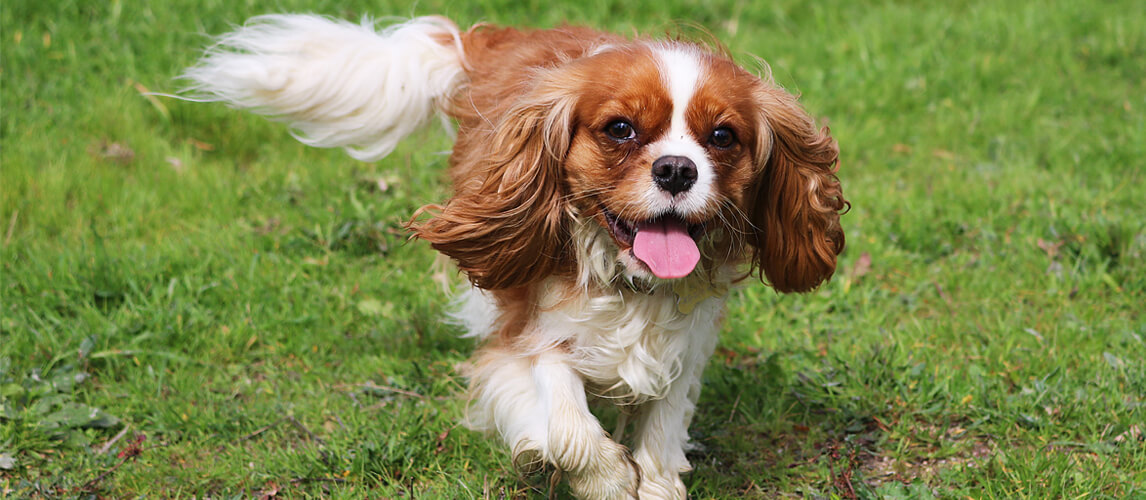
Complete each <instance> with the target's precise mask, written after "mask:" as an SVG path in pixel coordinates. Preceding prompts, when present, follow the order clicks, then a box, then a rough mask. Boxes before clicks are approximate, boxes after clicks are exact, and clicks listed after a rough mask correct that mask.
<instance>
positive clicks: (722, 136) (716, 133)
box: [708, 127, 736, 149]
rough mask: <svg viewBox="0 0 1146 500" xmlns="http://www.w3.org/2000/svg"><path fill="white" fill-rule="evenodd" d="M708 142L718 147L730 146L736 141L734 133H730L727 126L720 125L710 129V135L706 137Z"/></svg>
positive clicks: (730, 130)
mask: <svg viewBox="0 0 1146 500" xmlns="http://www.w3.org/2000/svg"><path fill="white" fill-rule="evenodd" d="M708 142H710V143H712V145H713V146H716V147H718V148H720V149H726V148H730V147H732V145H733V144H735V143H736V134H734V133H732V129H730V128H728V127H720V128H718V129H716V130H713V131H712V135H711V136H709V137H708Z"/></svg>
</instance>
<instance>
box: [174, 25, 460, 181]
mask: <svg viewBox="0 0 1146 500" xmlns="http://www.w3.org/2000/svg"><path fill="white" fill-rule="evenodd" d="M435 37H452V38H454V40H455V43H454V44H453V45H443V44H441V43H439V42H438V41H436V40H435ZM458 37H459V35H458V29H457V27H456V26H455V25H454V24H453V23H452V22H450V21H449V20H447V19H445V18H441V17H419V18H416V19H412V20H410V21H407V22H405V23H401V24H397V25H394V26H390V27H389V28H386V29H384V30H382V31H376V30H375V28H374V22H373V21H371V20H369V19H364V20H363V21H362V23H361V24H353V23H350V22H346V21H341V20H334V19H329V18H325V17H321V16H316V15H304V14H290V15H266V16H260V17H256V18H253V19H252V20H251V21H250V22H248V23H247V24H246V25H245V26H243V27H241V28H238V29H237V30H235V31H233V32H231V33H228V34H226V35H223V36H222V37H221V38H219V40H218V42H217V43H216V44H215V45H214V46H213V47H211V48H210V49H208V51H207V53H206V54H205V56H204V57H203V58H202V60H200V62H199V64H198V65H196V66H194V67H192V68H190V69H188V70H187V72H186V73H184V75H183V77H184V78H186V79H188V80H190V81H191V85H190V86H189V87H188V88H187V89H185V94H187V95H189V97H190V98H191V99H194V100H203V101H222V102H225V103H227V104H229V105H231V106H234V107H237V108H241V109H246V110H251V111H255V112H257V113H262V114H266V115H270V116H273V117H275V118H278V119H281V120H283V121H286V122H288V123H290V125H291V127H292V128H293V129H294V135H295V137H296V138H297V139H298V140H300V141H302V142H303V143H305V144H307V145H310V146H317V147H324V148H332V147H341V148H344V149H345V150H346V151H347V153H349V154H350V156H353V157H354V158H356V159H359V160H363V161H374V160H378V159H381V158H382V157H384V156H386V155H387V154H389V153H390V152H391V151H393V149H394V147H395V146H396V145H397V144H398V141H400V140H401V139H402V138H403V137H405V136H407V135H409V134H410V133H411V132H413V131H415V130H417V129H418V128H419V127H421V126H423V125H425V124H426V122H427V121H429V119H430V118H432V117H433V116H434V114H435V111H437V109H439V106H440V105H441V103H443V102H444V100H445V99H447V98H448V97H450V96H451V95H452V94H453V93H454V92H455V91H456V90H457V88H458V87H459V86H460V85H461V84H463V83H464V81H465V70H464V65H463V54H462V51H461V44H460V40H459V38H458Z"/></svg>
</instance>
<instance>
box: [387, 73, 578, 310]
mask: <svg viewBox="0 0 1146 500" xmlns="http://www.w3.org/2000/svg"><path fill="white" fill-rule="evenodd" d="M555 83H557V82H552V83H547V82H546V81H544V80H542V81H540V82H539V83H538V84H537V85H536V86H535V87H534V88H533V89H532V90H531V91H530V92H528V93H527V94H526V95H524V96H523V97H521V98H520V99H518V101H517V102H516V103H515V104H514V105H513V106H512V107H511V108H510V109H509V110H508V111H507V112H506V113H503V114H502V115H501V116H504V119H502V120H501V122H500V123H496V124H494V127H495V129H494V130H495V132H494V134H493V137H492V140H491V141H490V142H489V144H483V145H473V146H475V147H471V148H469V149H467V150H464V151H460V152H459V151H455V153H454V155H455V161H456V162H457V165H455V166H454V168H455V169H458V168H463V169H469V168H472V169H475V170H476V171H474V172H457V173H456V174H455V184H456V185H457V190H458V191H457V193H456V194H455V196H454V198H452V199H451V200H449V201H448V202H447V203H446V204H445V206H429V207H424V208H423V210H420V211H419V212H426V213H431V214H432V215H433V216H432V217H431V218H429V219H426V220H422V221H417V220H415V221H412V222H411V223H410V225H409V227H410V228H411V229H412V230H413V233H414V236H415V237H417V238H421V239H424V240H426V241H429V242H430V244H431V245H432V246H433V247H434V248H435V249H437V250H438V251H440V252H442V253H444V254H446V255H448V256H450V257H452V258H453V259H454V261H456V262H457V265H458V267H459V268H460V269H461V270H462V271H464V272H465V273H466V274H467V275H468V276H469V279H470V281H471V282H472V283H473V284H474V285H476V286H478V287H480V288H484V289H487V290H497V289H506V288H514V287H519V286H523V285H527V284H530V283H534V282H537V281H540V280H542V279H544V278H545V277H547V276H549V275H551V274H553V273H554V272H557V271H558V270H559V269H560V268H561V266H563V265H568V263H569V262H570V259H571V258H572V257H571V256H569V255H567V253H568V245H569V235H570V230H569V228H568V225H569V219H568V216H567V213H568V212H567V206H566V205H567V201H566V200H565V198H564V189H565V188H564V182H563V166H562V164H563V162H564V159H565V156H566V154H567V153H568V151H569V145H570V141H571V140H572V130H571V129H572V116H573V107H574V105H575V104H576V100H575V98H574V94H573V93H572V91H571V90H569V89H568V88H567V86H563V85H558V84H555ZM459 155H461V156H463V157H461V158H459ZM466 155H479V157H464V156H466ZM459 176H460V177H461V179H459V178H458V177H459ZM474 180H476V182H475V181H474ZM459 181H460V182H459ZM467 181H471V182H474V185H467V184H466V182H467ZM477 182H480V185H478V184H477Z"/></svg>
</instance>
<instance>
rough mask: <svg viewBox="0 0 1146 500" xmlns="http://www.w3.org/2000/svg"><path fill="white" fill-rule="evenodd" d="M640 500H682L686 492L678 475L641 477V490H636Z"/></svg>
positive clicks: (686, 494)
mask: <svg viewBox="0 0 1146 500" xmlns="http://www.w3.org/2000/svg"><path fill="white" fill-rule="evenodd" d="M637 492H638V497H639V498H640V499H641V500H684V499H685V498H688V490H687V489H686V488H685V487H684V482H682V481H681V480H680V475H679V474H674V473H668V474H649V473H648V471H645V475H644V476H642V477H641V488H640V489H639V490H637Z"/></svg>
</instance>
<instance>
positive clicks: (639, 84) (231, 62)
mask: <svg viewBox="0 0 1146 500" xmlns="http://www.w3.org/2000/svg"><path fill="white" fill-rule="evenodd" d="M183 77H184V78H186V79H187V81H188V82H189V84H188V86H187V88H186V89H185V93H184V95H185V96H187V97H188V98H190V99H193V100H202V101H221V102H224V103H226V104H228V105H230V106H232V107H236V108H240V109H244V110H250V111H253V112H256V113H261V114H265V115H268V116H270V117H273V118H274V119H277V120H281V121H284V122H286V123H288V124H289V125H290V127H291V129H292V133H293V134H294V135H295V137H296V138H298V139H299V140H300V141H302V142H303V143H306V144H308V145H311V146H317V147H339V148H344V149H345V150H346V151H347V152H348V153H349V154H350V156H352V157H354V158H356V159H359V160H364V161H374V160H378V159H381V158H383V157H385V156H386V154H387V153H389V152H391V151H392V150H393V149H394V147H395V145H396V144H397V143H398V142H399V141H400V140H401V139H402V138H403V137H406V136H407V135H409V134H410V133H411V132H413V131H415V130H418V129H420V128H422V127H423V126H425V125H426V124H427V123H429V122H431V121H433V120H434V118H435V117H436V116H437V117H448V118H446V120H450V119H452V120H450V121H452V122H454V123H456V127H457V130H456V134H457V135H456V140H455V144H454V147H453V152H452V154H451V155H450V158H449V164H450V167H449V177H450V178H451V180H452V182H453V189H454V192H453V196H452V197H451V198H450V199H448V200H446V201H444V202H443V203H441V204H434V205H427V206H426V207H423V209H422V210H420V211H419V213H418V214H416V215H414V216H413V218H412V219H411V220H410V222H409V223H408V229H409V230H410V231H411V233H412V236H413V237H415V238H417V239H421V240H425V241H427V242H429V244H430V245H431V246H432V247H433V248H435V249H437V250H438V251H439V252H441V253H442V254H444V255H446V256H448V257H450V258H451V259H452V260H453V262H455V263H456V265H457V267H458V269H460V271H461V272H463V273H464V274H465V276H466V277H467V278H468V280H469V282H470V285H471V286H469V287H468V288H467V289H466V290H464V291H461V292H459V296H458V297H457V305H456V310H455V312H454V313H453V315H454V317H455V318H456V319H457V321H458V322H459V323H460V324H461V325H462V326H463V327H464V328H465V330H466V332H467V335H469V336H473V337H476V338H477V339H479V347H478V348H477V350H476V352H475V354H474V355H473V357H472V359H470V360H469V361H468V362H467V363H465V364H463V365H461V367H460V369H461V371H462V372H463V374H464V375H465V376H466V378H467V379H468V383H469V388H468V391H469V394H468V396H469V404H468V409H467V415H466V423H467V424H468V426H469V427H471V428H473V429H476V430H479V431H484V432H488V433H490V434H493V435H496V436H498V437H499V438H500V439H501V440H502V441H503V442H504V443H505V445H506V446H507V447H508V448H509V449H510V451H511V452H512V456H513V460H514V463H515V465H517V466H518V467H520V468H521V469H524V470H532V469H536V468H537V467H539V466H550V467H554V468H555V469H556V470H558V471H560V472H561V473H562V474H563V476H564V477H565V478H567V479H568V484H569V488H570V490H571V492H572V493H573V494H574V495H575V496H577V497H579V498H583V499H614V498H642V499H659V498H673V499H679V498H685V497H686V496H687V491H686V488H685V485H684V483H683V482H682V481H681V478H680V475H681V474H682V473H684V472H687V471H689V470H691V466H690V464H689V461H688V459H687V458H686V451H687V450H689V449H690V442H689V437H688V427H689V422H690V420H691V419H692V417H693V413H694V409H695V407H696V400H697V397H698V395H699V394H700V389H701V374H702V372H703V370H704V366H705V364H706V362H707V360H708V358H709V356H710V355H711V354H712V353H713V350H714V349H715V345H716V342H717V336H718V333H719V330H720V324H721V321H722V317H723V314H724V306H725V301H726V299H727V297H728V292H729V289H730V287H732V286H736V285H738V284H742V283H744V282H746V281H748V280H749V279H750V278H753V277H758V278H759V280H760V281H763V282H765V283H766V284H768V285H770V286H771V287H772V288H774V289H775V290H777V291H778V292H807V291H809V290H812V289H814V288H816V287H817V286H818V285H820V284H821V283H822V282H824V281H825V280H827V279H828V278H829V277H830V276H831V275H832V273H833V272H834V271H835V267H836V258H837V256H838V255H839V253H840V252H841V251H842V250H843V248H844V232H843V230H842V228H841V226H840V215H841V214H842V213H844V212H845V211H846V207H850V205H848V202H847V201H846V200H845V199H844V196H843V191H842V189H841V186H840V182H839V179H838V177H837V176H836V173H837V169H838V160H837V158H838V154H839V153H838V147H837V144H836V142H835V141H834V140H833V139H832V137H831V136H830V133H829V131H828V129H827V128H818V127H817V126H816V125H815V123H814V120H813V119H812V118H811V117H810V116H809V115H808V113H807V112H806V111H805V110H804V109H803V108H802V106H801V105H800V104H799V103H798V101H797V98H796V97H795V96H794V95H792V94H790V93H788V92H787V91H785V90H784V89H782V88H780V87H778V86H777V85H776V84H774V83H773V82H772V81H771V80H770V78H761V77H758V76H756V75H754V74H752V73H750V72H748V71H746V70H745V69H743V68H741V67H740V66H738V65H736V64H735V63H734V62H733V61H732V60H731V59H730V57H729V56H728V55H727V54H726V53H724V52H723V51H722V50H720V49H713V48H711V47H708V46H704V45H701V44H697V43H691V42H686V41H680V40H675V39H669V40H657V39H652V38H640V37H636V38H629V37H623V36H618V35H614V34H609V33H605V32H600V31H596V30H593V29H589V28H582V27H561V28H556V29H546V30H523V29H515V28H511V27H495V26H488V25H477V26H473V27H471V28H469V29H467V30H464V31H463V30H461V29H459V28H458V26H457V25H456V24H455V23H454V22H452V21H450V20H448V19H446V18H443V17H419V18H414V19H412V20H407V21H404V22H400V23H398V24H394V25H391V26H388V27H385V28H383V29H379V28H377V27H376V23H375V22H373V21H372V20H369V19H364V20H363V21H362V22H361V23H358V24H355V23H351V22H346V21H341V20H334V19H330V18H326V17H320V16H316V15H309V14H306V15H266V16H260V17H256V18H253V19H252V20H250V21H249V22H248V23H247V24H245V25H244V26H241V27H237V28H236V29H235V30H234V31H232V32H231V33H228V34H225V35H222V36H221V37H219V38H218V39H217V42H216V43H215V45H213V46H212V47H210V48H208V49H207V50H206V51H205V53H204V54H203V55H202V57H201V59H200V60H199V61H198V63H197V64H196V65H194V66H193V67H191V68H189V69H187V70H186V72H185V73H184V75H183ZM590 403H593V404H606V405H609V404H611V405H614V406H616V407H618V408H619V409H620V411H619V414H620V416H619V417H618V422H617V425H616V429H615V431H614V432H613V433H611V434H610V433H609V432H607V431H606V430H605V429H604V428H603V426H602V424H601V423H600V421H599V420H598V419H597V418H596V417H595V416H594V414H593V413H592V412H591V411H590ZM626 431H627V434H626Z"/></svg>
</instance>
